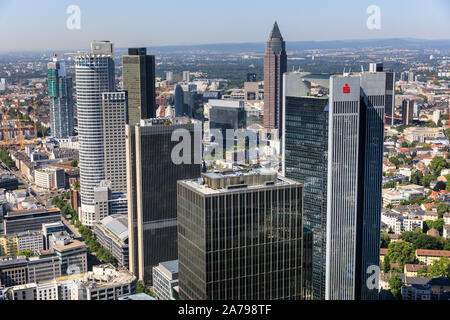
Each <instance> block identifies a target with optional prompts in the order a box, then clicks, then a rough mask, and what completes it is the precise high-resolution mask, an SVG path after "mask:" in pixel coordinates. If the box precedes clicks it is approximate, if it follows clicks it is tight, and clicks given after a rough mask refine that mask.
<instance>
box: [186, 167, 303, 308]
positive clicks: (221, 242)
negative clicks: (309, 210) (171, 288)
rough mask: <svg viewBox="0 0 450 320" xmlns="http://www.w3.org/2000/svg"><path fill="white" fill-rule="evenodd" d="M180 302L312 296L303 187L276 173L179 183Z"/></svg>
mask: <svg viewBox="0 0 450 320" xmlns="http://www.w3.org/2000/svg"><path fill="white" fill-rule="evenodd" d="M177 193H178V259H179V275H180V278H179V281H180V282H179V283H180V298H181V299H186V300H244V299H245V300H247V299H248V300H256V299H259V300H263V299H264V300H274V299H309V298H310V291H311V287H310V285H311V280H310V277H311V272H310V271H308V269H310V268H311V259H312V258H311V246H312V234H311V233H310V232H308V231H307V230H305V232H302V230H303V229H302V186H301V185H300V184H299V183H296V182H294V181H292V180H290V179H287V178H283V177H280V176H278V174H277V173H276V172H274V171H270V170H264V169H260V170H251V171H230V172H225V171H222V172H214V173H203V174H202V178H200V179H192V180H184V181H179V182H178V191H177Z"/></svg>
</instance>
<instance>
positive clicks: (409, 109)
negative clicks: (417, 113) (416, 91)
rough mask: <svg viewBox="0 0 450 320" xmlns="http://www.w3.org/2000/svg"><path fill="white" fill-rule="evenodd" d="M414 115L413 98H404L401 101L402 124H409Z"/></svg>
mask: <svg viewBox="0 0 450 320" xmlns="http://www.w3.org/2000/svg"><path fill="white" fill-rule="evenodd" d="M413 116H414V100H410V99H405V100H403V102H402V122H403V124H404V125H410V124H411V123H412V121H413Z"/></svg>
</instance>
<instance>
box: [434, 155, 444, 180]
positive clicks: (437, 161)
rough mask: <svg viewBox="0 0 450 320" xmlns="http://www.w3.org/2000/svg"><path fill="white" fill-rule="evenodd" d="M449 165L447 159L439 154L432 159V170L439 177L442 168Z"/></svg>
mask: <svg viewBox="0 0 450 320" xmlns="http://www.w3.org/2000/svg"><path fill="white" fill-rule="evenodd" d="M447 167H448V165H447V160H445V159H444V158H443V157H440V156H437V157H434V158H433V160H431V163H430V170H431V171H432V172H433V174H434V175H435V176H437V177H439V176H440V175H441V171H442V169H444V168H447Z"/></svg>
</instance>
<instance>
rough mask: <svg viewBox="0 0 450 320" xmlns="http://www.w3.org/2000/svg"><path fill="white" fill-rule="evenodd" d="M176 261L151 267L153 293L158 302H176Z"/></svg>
mask: <svg viewBox="0 0 450 320" xmlns="http://www.w3.org/2000/svg"><path fill="white" fill-rule="evenodd" d="M177 286H178V260H173V261H166V262H160V263H159V265H158V266H156V267H153V292H154V293H155V296H156V297H157V298H158V300H177V295H176V294H175V292H176V291H175V290H174V288H175V287H177Z"/></svg>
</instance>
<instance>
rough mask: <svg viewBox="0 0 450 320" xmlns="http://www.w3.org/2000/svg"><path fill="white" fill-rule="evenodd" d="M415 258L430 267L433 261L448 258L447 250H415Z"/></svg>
mask: <svg viewBox="0 0 450 320" xmlns="http://www.w3.org/2000/svg"><path fill="white" fill-rule="evenodd" d="M416 257H417V259H418V260H419V262H420V263H422V264H425V265H428V266H431V265H433V261H435V260H439V259H440V258H441V257H449V258H450V251H449V250H424V249H417V250H416Z"/></svg>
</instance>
